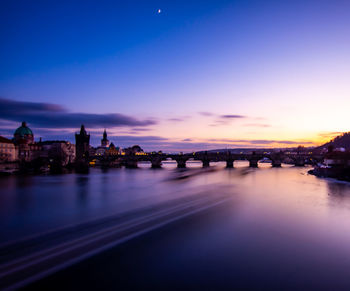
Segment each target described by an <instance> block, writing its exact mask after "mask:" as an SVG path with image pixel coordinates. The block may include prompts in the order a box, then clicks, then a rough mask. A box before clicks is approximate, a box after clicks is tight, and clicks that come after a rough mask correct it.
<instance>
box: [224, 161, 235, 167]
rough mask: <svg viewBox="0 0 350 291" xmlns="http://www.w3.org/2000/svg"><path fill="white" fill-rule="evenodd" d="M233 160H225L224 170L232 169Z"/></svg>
mask: <svg viewBox="0 0 350 291" xmlns="http://www.w3.org/2000/svg"><path fill="white" fill-rule="evenodd" d="M233 162H234V160H226V168H233Z"/></svg>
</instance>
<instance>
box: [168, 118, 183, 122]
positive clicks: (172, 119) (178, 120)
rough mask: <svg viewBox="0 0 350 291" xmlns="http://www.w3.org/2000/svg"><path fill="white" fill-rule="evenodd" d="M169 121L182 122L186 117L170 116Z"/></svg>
mask: <svg viewBox="0 0 350 291" xmlns="http://www.w3.org/2000/svg"><path fill="white" fill-rule="evenodd" d="M168 121H173V122H182V121H185V118H168Z"/></svg>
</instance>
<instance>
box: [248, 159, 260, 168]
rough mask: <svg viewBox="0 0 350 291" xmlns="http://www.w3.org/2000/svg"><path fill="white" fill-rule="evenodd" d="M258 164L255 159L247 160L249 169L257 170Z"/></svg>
mask: <svg viewBox="0 0 350 291" xmlns="http://www.w3.org/2000/svg"><path fill="white" fill-rule="evenodd" d="M258 162H259V160H256V159H251V160H249V167H251V168H257V167H258Z"/></svg>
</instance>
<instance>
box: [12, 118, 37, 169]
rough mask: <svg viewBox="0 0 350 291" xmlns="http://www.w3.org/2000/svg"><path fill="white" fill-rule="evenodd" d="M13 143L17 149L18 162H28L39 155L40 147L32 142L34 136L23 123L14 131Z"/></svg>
mask: <svg viewBox="0 0 350 291" xmlns="http://www.w3.org/2000/svg"><path fill="white" fill-rule="evenodd" d="M13 142H14V144H15V145H16V147H17V148H18V158H19V160H20V161H25V162H30V161H32V160H34V159H35V158H37V157H38V155H40V150H41V147H40V145H38V144H36V143H35V142H34V134H33V132H32V130H31V129H30V128H29V127H28V126H27V123H26V122H25V121H23V122H22V125H21V126H20V127H19V128H17V129H16V131H15V133H14V135H13Z"/></svg>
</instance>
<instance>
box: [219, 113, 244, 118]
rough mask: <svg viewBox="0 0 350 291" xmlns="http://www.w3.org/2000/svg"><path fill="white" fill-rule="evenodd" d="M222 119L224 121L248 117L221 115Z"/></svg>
mask: <svg viewBox="0 0 350 291" xmlns="http://www.w3.org/2000/svg"><path fill="white" fill-rule="evenodd" d="M220 118H223V119H237V118H247V116H245V115H239V114H226V115H220Z"/></svg>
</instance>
